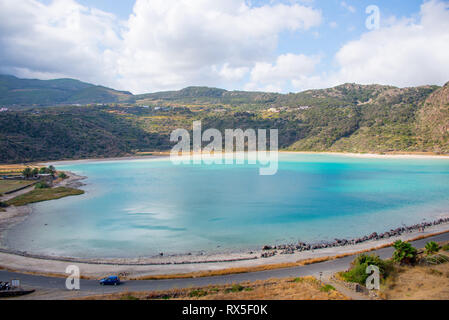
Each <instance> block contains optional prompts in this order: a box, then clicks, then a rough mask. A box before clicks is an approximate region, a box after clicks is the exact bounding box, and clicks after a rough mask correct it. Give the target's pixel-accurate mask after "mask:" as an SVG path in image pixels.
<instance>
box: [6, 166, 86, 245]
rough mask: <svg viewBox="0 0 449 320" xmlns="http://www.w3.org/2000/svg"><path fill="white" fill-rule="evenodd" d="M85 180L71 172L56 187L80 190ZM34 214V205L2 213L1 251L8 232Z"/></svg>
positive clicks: (28, 189)
mask: <svg viewBox="0 0 449 320" xmlns="http://www.w3.org/2000/svg"><path fill="white" fill-rule="evenodd" d="M85 179H87V177H83V176H79V175H76V174H75V173H73V172H69V177H68V178H67V179H65V180H62V181H60V182H58V183H57V184H55V187H69V188H80V187H82V186H83V185H84V184H83V183H82V182H81V181H82V180H85ZM32 190H34V186H31V187H28V188H25V189H23V190H19V191H16V192H14V193H11V194H7V195H4V196H2V197H0V200H1V201H7V200H10V199H13V198H15V197H17V196H19V195H21V194H24V193H28V192H30V191H32ZM32 213H33V209H32V204H27V205H25V206H21V207H14V206H9V207H7V208H6V211H5V212H2V213H1V214H0V249H3V248H4V247H5V243H4V240H5V238H6V235H7V233H8V231H9V230H10V229H11V228H13V227H14V226H16V225H18V224H20V223H22V222H23V221H25V220H26V219H27V218H28V217H29V216H30V215H31V214H32Z"/></svg>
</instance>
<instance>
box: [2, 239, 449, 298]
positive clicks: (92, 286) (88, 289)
mask: <svg viewBox="0 0 449 320" xmlns="http://www.w3.org/2000/svg"><path fill="white" fill-rule="evenodd" d="M429 241H437V242H443V241H449V233H445V234H442V235H438V236H435V237H432V238H428V239H423V240H418V241H414V242H413V243H412V244H413V245H414V246H415V247H417V248H424V246H425V244H426V243H427V242H429ZM375 253H376V254H378V255H379V256H380V257H381V258H383V259H386V258H390V257H391V256H392V254H393V248H384V249H380V250H377V251H375ZM353 259H354V257H346V258H342V259H337V260H331V261H326V262H322V263H317V264H312V265H307V266H301V267H294V268H287V269H277V270H268V271H260V272H252V273H244V274H234V275H227V276H217V277H207V278H194V279H172V280H154V281H153V280H151V281H150V280H145V281H127V282H126V283H123V284H122V285H121V286H118V287H102V286H100V285H99V284H98V281H95V280H81V293H82V292H85V293H89V294H96V293H97V294H102V293H113V292H119V291H157V290H168V289H173V288H189V287H203V286H208V285H220V284H229V283H239V282H245V281H257V280H268V279H272V278H290V277H303V276H310V275H313V276H318V275H319V274H320V272H322V273H323V275H329V274H331V273H335V272H337V271H342V270H346V269H348V267H349V265H350V263H351V261H352V260H353ZM12 279H20V280H21V284H22V285H23V286H25V287H28V288H35V289H38V290H39V289H41V290H46V291H48V290H51V291H54V290H56V291H59V290H65V279H61V278H51V277H44V276H33V275H25V274H19V273H14V272H7V271H0V281H10V280H12Z"/></svg>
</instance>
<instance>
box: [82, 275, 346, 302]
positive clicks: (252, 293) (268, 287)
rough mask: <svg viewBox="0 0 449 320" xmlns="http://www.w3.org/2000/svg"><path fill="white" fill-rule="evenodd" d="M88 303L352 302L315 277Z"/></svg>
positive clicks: (123, 295)
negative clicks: (166, 301)
mask: <svg viewBox="0 0 449 320" xmlns="http://www.w3.org/2000/svg"><path fill="white" fill-rule="evenodd" d="M84 299H85V300H171V299H176V300H240V301H241V300H349V298H348V297H346V296H344V295H343V294H341V293H340V292H338V291H336V290H335V289H333V288H329V287H325V286H323V285H322V284H320V282H319V281H318V280H316V279H315V278H313V277H305V278H296V279H282V280H281V279H272V280H266V281H256V282H244V283H241V284H230V285H222V286H208V287H203V288H189V289H173V290H167V291H158V292H124V293H116V294H112V295H99V296H93V297H87V298H84Z"/></svg>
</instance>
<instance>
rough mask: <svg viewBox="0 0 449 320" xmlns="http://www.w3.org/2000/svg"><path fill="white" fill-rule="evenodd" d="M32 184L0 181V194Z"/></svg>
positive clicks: (18, 181) (28, 182)
mask: <svg viewBox="0 0 449 320" xmlns="http://www.w3.org/2000/svg"><path fill="white" fill-rule="evenodd" d="M33 183H34V182H30V181H21V180H0V194H2V193H8V192H11V191H14V190H17V189H20V188H23V187H26V186H30V185H32V184H33Z"/></svg>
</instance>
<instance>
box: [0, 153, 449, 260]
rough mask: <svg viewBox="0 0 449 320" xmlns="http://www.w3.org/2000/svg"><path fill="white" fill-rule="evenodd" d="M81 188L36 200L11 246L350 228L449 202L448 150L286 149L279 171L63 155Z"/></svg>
mask: <svg viewBox="0 0 449 320" xmlns="http://www.w3.org/2000/svg"><path fill="white" fill-rule="evenodd" d="M57 169H59V170H69V171H73V172H75V173H77V174H80V175H83V176H87V177H88V179H87V180H85V181H84V182H85V183H86V184H87V185H86V186H84V187H83V189H84V190H85V191H86V194H85V195H82V196H77V197H69V198H65V199H60V200H56V201H49V202H44V203H39V204H35V205H33V213H32V215H31V216H30V217H29V218H28V219H27V220H25V221H24V222H23V223H22V224H20V225H17V226H16V227H14V228H13V229H11V230H10V231H9V232H8V235H7V240H6V245H7V246H8V247H9V248H11V249H15V250H21V251H27V252H33V253H39V254H45V255H56V256H73V257H88V258H93V257H103V258H117V257H123V258H127V257H137V256H145V257H150V256H154V255H157V254H159V253H160V252H164V253H165V254H177V253H188V252H192V253H195V252H198V251H201V250H205V251H217V252H223V251H228V250H241V249H242V250H243V249H244V250H249V249H252V248H259V247H261V246H262V245H264V244H280V243H291V242H297V241H319V240H333V239H334V238H353V237H357V236H362V235H367V234H370V233H372V232H374V231H376V232H384V231H387V230H389V229H390V228H392V227H398V226H401V225H403V224H407V225H410V224H413V223H417V222H421V221H423V220H424V219H427V220H431V219H434V218H436V217H438V216H440V215H446V214H447V213H448V212H449V209H448V208H449V161H448V160H446V159H431V160H429V159H379V158H370V159H369V158H355V157H354V158H352V157H347V156H339V155H313V154H310V155H309V154H281V156H280V163H279V172H278V173H277V174H276V175H274V176H260V175H259V168H258V167H257V166H254V165H233V166H224V165H212V166H206V165H203V166H201V165H181V166H174V165H173V164H172V163H171V162H170V161H169V160H168V159H154V160H152V159H148V160H123V161H104V162H84V163H72V164H64V165H57Z"/></svg>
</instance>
